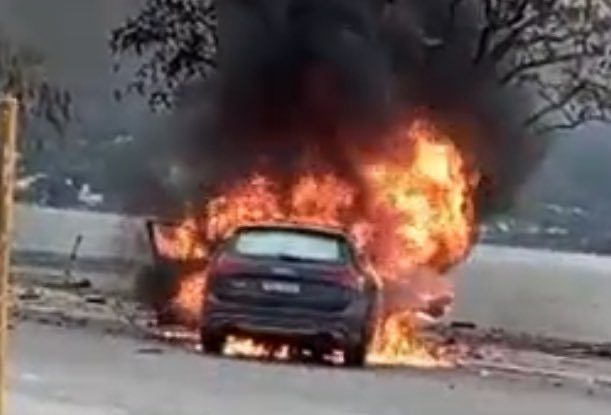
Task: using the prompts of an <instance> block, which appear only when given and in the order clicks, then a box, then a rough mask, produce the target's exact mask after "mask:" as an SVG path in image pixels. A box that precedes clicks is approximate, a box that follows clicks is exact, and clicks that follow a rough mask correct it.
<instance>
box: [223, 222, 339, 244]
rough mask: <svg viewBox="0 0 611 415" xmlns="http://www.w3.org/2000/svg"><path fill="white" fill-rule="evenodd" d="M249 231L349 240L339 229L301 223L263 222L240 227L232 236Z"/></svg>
mask: <svg viewBox="0 0 611 415" xmlns="http://www.w3.org/2000/svg"><path fill="white" fill-rule="evenodd" d="M249 230H283V231H294V232H304V233H313V234H318V235H324V236H330V237H335V238H341V239H346V240H348V239H350V238H349V236H348V234H347V232H346V231H344V230H343V229H341V228H339V227H332V226H322V225H310V224H303V223H294V222H264V223H253V224H248V225H242V226H239V227H237V228H236V229H235V230H234V232H233V233H234V234H237V233H239V232H243V231H249Z"/></svg>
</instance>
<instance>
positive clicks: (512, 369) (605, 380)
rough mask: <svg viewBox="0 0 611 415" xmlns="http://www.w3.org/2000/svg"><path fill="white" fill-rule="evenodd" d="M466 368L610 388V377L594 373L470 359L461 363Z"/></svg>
mask: <svg viewBox="0 0 611 415" xmlns="http://www.w3.org/2000/svg"><path fill="white" fill-rule="evenodd" d="M463 367H464V368H466V369H475V370H479V371H480V373H481V371H486V370H488V371H496V372H504V373H510V374H516V375H524V376H537V377H544V378H549V379H558V380H565V381H573V382H578V383H582V384H586V385H588V386H600V387H604V388H611V377H609V376H603V375H594V374H588V373H584V372H576V371H567V370H553V369H545V368H537V367H526V366H521V365H514V364H510V363H492V362H474V361H470V362H468V363H466V364H464V365H463Z"/></svg>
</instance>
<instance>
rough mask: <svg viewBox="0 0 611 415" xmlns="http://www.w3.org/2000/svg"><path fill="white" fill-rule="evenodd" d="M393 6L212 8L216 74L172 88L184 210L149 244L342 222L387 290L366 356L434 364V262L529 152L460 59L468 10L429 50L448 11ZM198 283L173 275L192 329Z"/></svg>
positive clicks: (509, 184) (471, 17) (457, 258)
mask: <svg viewBox="0 0 611 415" xmlns="http://www.w3.org/2000/svg"><path fill="white" fill-rule="evenodd" d="M398 3H403V2H398ZM435 4H437V3H435ZM404 6H405V5H403V6H398V5H397V6H384V7H381V6H380V5H378V4H376V2H373V1H366V0H358V1H357V0H350V1H340V0H333V1H331V0H324V1H323V0H308V1H305V0H292V1H288V0H286V1H264V0H261V1H259V2H258V3H245V2H235V1H226V2H222V3H220V4H219V5H218V8H219V37H220V52H219V70H218V73H216V74H215V75H214V76H213V77H212V78H211V79H210V80H208V81H207V82H206V83H205V85H203V86H197V85H196V86H193V87H191V88H190V89H188V90H187V91H186V94H185V96H184V97H183V100H182V103H181V106H180V108H179V111H178V115H179V116H178V118H177V122H179V123H180V126H181V127H182V128H183V129H179V130H175V131H174V133H175V134H177V135H178V136H179V137H178V138H176V139H175V140H174V143H175V144H176V147H177V150H178V151H177V152H176V155H177V157H176V158H175V160H173V164H174V166H179V167H180V171H181V177H182V180H181V181H180V185H176V186H175V189H176V188H178V189H180V191H181V194H182V198H183V200H184V202H185V203H184V205H185V206H187V207H186V208H185V209H184V211H183V212H182V218H181V220H180V223H179V225H178V226H177V227H174V228H170V229H168V230H166V231H163V230H159V232H158V233H157V234H156V235H155V240H156V244H157V246H158V247H159V249H160V251H161V252H162V254H163V255H165V256H167V257H169V258H174V259H178V260H182V261H186V262H198V261H199V263H200V264H205V263H206V261H207V260H208V259H209V257H210V255H211V253H212V252H213V251H214V248H215V246H216V245H217V244H218V243H219V242H220V241H222V240H223V239H224V238H226V237H227V236H229V235H230V234H231V233H232V231H233V230H234V229H236V228H237V227H239V226H242V225H245V224H251V223H264V222H278V221H280V222H296V223H303V224H308V225H319V226H329V227H334V228H341V229H343V230H344V231H345V232H346V233H347V234H349V235H350V236H351V237H352V238H353V239H354V240H355V241H356V243H357V245H358V247H359V249H360V250H361V252H362V253H363V256H364V257H365V258H366V260H367V262H368V264H369V267H370V270H371V272H372V273H374V274H375V275H376V277H377V280H378V282H379V284H380V285H381V286H382V287H383V290H384V293H385V298H386V300H387V301H386V308H385V312H384V315H383V317H382V318H381V320H380V321H379V323H378V327H377V333H376V336H375V340H374V342H373V344H372V347H371V358H370V360H371V361H373V362H378V363H385V364H390V363H408V364H418V365H426V366H431V365H445V364H448V362H450V361H451V359H450V358H449V357H448V356H446V355H445V354H444V351H443V350H442V349H441V347H436V346H431V345H429V344H427V342H425V341H423V340H421V339H420V337H419V332H420V330H421V326H422V325H423V324H426V323H430V322H431V321H435V320H436V319H438V318H439V317H441V316H443V315H444V314H445V313H446V311H447V310H448V308H449V307H450V305H451V301H452V298H453V294H452V290H451V284H450V283H449V281H447V279H446V277H445V276H444V275H445V273H446V272H447V271H448V270H449V269H450V268H452V267H453V266H455V265H457V264H458V263H460V262H461V261H462V260H464V259H465V257H466V256H467V255H468V254H469V252H470V250H471V248H472V246H473V245H474V243H475V242H476V240H477V236H478V226H479V222H480V220H481V218H482V217H484V216H485V215H486V214H488V213H489V212H491V211H492V209H493V208H495V207H496V206H498V204H499V202H503V201H505V200H506V199H507V198H510V197H511V195H512V194H513V192H514V191H515V189H516V187H517V186H518V185H519V184H521V182H522V181H523V180H524V178H525V177H526V175H527V174H528V172H529V171H530V170H531V168H532V167H533V165H534V164H535V162H536V161H537V160H538V159H539V156H540V152H538V151H534V150H535V149H534V148H533V146H532V145H531V144H530V142H529V140H527V137H526V136H525V135H524V134H523V132H522V131H521V130H520V129H518V128H516V124H515V122H514V119H515V112H516V111H515V108H512V111H511V112H509V111H507V107H508V104H509V102H510V101H508V100H509V94H508V92H507V91H506V90H501V89H500V88H499V87H497V86H496V84H495V83H494V81H493V79H494V70H493V68H492V67H489V66H486V65H483V66H479V67H478V68H477V70H474V69H473V67H472V66H471V63H472V61H471V58H472V57H471V56H465V52H464V51H465V50H470V49H471V48H472V46H473V44H474V42H477V39H476V38H474V36H473V31H472V30H470V29H471V28H472V27H474V26H475V25H477V24H478V18H477V15H476V14H474V13H473V11H472V10H471V9H470V8H469V7H458V8H456V9H455V10H454V12H455V13H456V15H454V16H452V18H453V19H454V21H455V22H460V24H461V27H463V29H462V30H458V31H457V32H456V35H455V36H453V38H452V39H451V40H450V39H446V40H445V41H450V42H451V45H445V47H444V48H438V47H437V46H438V44H439V42H440V41H437V40H436V39H443V36H442V35H443V33H442V26H443V25H441V24H440V23H441V22H446V20H447V19H448V18H449V16H447V15H445V14H443V13H442V12H441V11H440V10H441V9H442V8H441V7H437V6H435V5H433V4H431V2H409V7H407V6H405V7H404ZM444 10H446V9H445V8H444ZM448 10H449V9H448ZM438 23H439V24H438ZM184 127H187V132H186V133H185V132H184ZM538 144H540V142H538V143H537V145H538ZM175 184H176V183H175ZM160 203H162V201H160ZM173 203H174V202H173ZM174 207H175V206H174ZM205 283H206V270H205V266H204V267H202V268H200V269H195V270H188V271H185V272H183V273H182V275H181V277H180V279H179V281H178V284H177V286H174V287H173V296H172V299H171V300H170V303H171V306H172V307H173V308H175V309H176V310H177V311H178V312H179V314H180V316H181V318H182V320H183V321H184V322H185V323H191V324H194V325H195V324H197V321H198V319H199V316H200V315H201V313H200V310H201V307H203V306H204V304H202V295H201V293H202V290H203V286H204V285H205ZM238 344H240V345H241V346H244V344H246V346H245V349H246V350H250V351H252V353H255V354H258V352H257V351H258V350H259V351H260V347H263V349H262V350H267V349H265V346H260V345H255V344H250V343H248V340H246V342H238ZM242 349H244V347H242Z"/></svg>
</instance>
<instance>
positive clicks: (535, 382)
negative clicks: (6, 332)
mask: <svg viewBox="0 0 611 415" xmlns="http://www.w3.org/2000/svg"><path fill="white" fill-rule="evenodd" d="M152 346H154V347H153V348H152V349H151V347H152ZM157 347H158V345H152V344H150V343H143V342H141V341H137V340H133V339H129V338H124V337H112V336H109V335H104V334H102V333H100V332H94V331H87V330H76V329H71V330H68V329H62V328H54V327H48V326H42V325H38V324H34V323H23V324H21V325H20V326H19V327H18V328H17V329H16V330H15V331H14V335H13V343H12V362H11V373H12V375H11V397H10V399H11V401H10V407H11V408H10V409H11V411H10V413H11V414H19V415H38V414H44V415H60V414H61V415H72V414H75V415H76V414H79V415H94V414H108V415H114V414H129V415H140V414H142V415H156V414H160V415H161V414H163V415H182V414H202V413H204V414H231V415H241V414H248V415H256V414H270V415H273V414H285V413H291V415H301V414H304V415H305V414H307V415H317V414H329V415H331V414H332V415H342V414H350V415H358V414H379V415H385V414H397V415H405V414H408V413H412V414H429V415H445V414H452V415H462V414H465V415H467V414H468V415H495V414H499V415H501V414H507V415H510V414H511V415H514V414H520V415H528V414H533V415H535V414H536V415H539V414H546V413H550V414H552V413H553V414H555V415H561V414H567V415H574V414H577V413H583V414H591V415H596V414H601V415H602V414H605V415H608V414H609V408H611V400H610V398H609V395H608V394H605V392H604V391H598V390H596V391H594V392H592V391H590V393H587V392H586V389H585V388H583V389H581V388H579V387H568V386H566V385H565V386H558V385H556V386H553V385H551V384H549V383H545V382H542V381H541V379H536V378H508V377H507V376H500V375H497V374H493V373H492V374H487V376H484V377H482V376H479V375H475V374H470V373H466V372H464V371H451V372H428V371H417V370H408V369H392V370H388V369H370V370H363V371H354V370H344V369H333V368H315V367H314V368H313V367H305V366H300V365H290V364H277V363H276V364H272V363H260V362H252V361H241V360H232V359H211V358H204V357H202V356H199V355H197V354H194V353H189V352H187V351H184V350H180V349H176V348H164V347H162V348H161V349H158V348H157ZM146 348H148V350H146Z"/></svg>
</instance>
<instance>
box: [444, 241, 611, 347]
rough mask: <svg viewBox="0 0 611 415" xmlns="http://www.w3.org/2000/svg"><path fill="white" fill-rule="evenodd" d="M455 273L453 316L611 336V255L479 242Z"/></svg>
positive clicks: (577, 335) (560, 333)
mask: <svg viewBox="0 0 611 415" xmlns="http://www.w3.org/2000/svg"><path fill="white" fill-rule="evenodd" d="M456 276H457V279H456V284H457V293H456V299H457V302H456V306H455V311H454V314H453V316H452V317H453V318H454V319H458V320H469V321H474V322H476V323H478V324H479V325H482V326H494V327H503V328H507V329H513V330H518V331H525V332H531V333H540V334H547V335H551V336H556V337H561V338H569V339H575V340H585V341H602V342H609V341H611V257H597V256H593V255H582V254H566V253H554V252H545V251H534V250H527V249H512V248H498V247H489V246H481V247H478V249H477V250H476V251H475V252H474V254H473V256H472V258H471V259H470V260H469V261H468V262H467V263H466V264H465V265H463V266H462V267H461V268H460V269H458V270H457V272H456Z"/></svg>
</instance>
